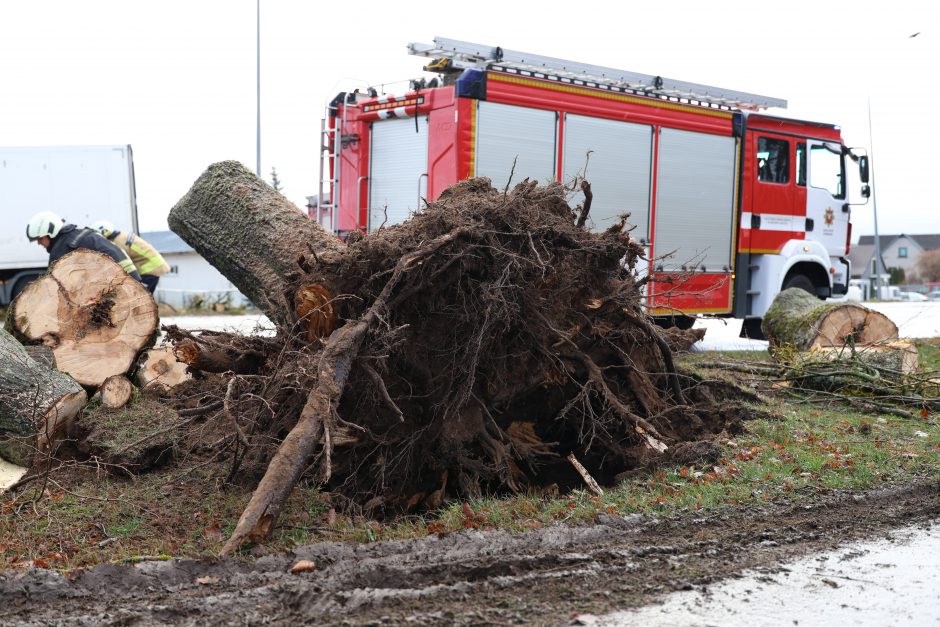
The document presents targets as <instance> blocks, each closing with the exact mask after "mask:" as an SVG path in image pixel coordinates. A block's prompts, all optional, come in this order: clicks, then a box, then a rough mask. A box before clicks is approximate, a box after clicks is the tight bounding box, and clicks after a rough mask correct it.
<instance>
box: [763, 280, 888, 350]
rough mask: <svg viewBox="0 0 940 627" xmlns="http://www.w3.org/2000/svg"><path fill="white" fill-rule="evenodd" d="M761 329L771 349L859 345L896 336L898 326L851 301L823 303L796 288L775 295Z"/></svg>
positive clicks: (807, 348)
mask: <svg viewBox="0 0 940 627" xmlns="http://www.w3.org/2000/svg"><path fill="white" fill-rule="evenodd" d="M761 329H762V330H763V332H764V335H766V336H767V339H768V341H769V342H770V350H771V352H778V351H780V350H783V349H786V348H790V349H793V350H796V351H801V352H802V351H808V350H810V349H812V348H816V347H828V346H836V347H840V346H848V345H856V346H861V345H867V344H874V343H877V342H885V341H887V340H894V339H897V337H898V327H897V325H896V324H894V323H893V322H892V321H891V320H890V319H889V318H888V317H887V316H885V315H884V314H881V313H878V312H877V311H874V310H871V309H868V308H867V307H863V306H862V305H858V304H854V303H826V302H825V301H821V300H819V299H818V298H816V297H815V296H813V295H812V294H810V293H809V292H806V291H805V290H802V289H799V288H790V289H787V290H784V291H782V292H780V294H778V295H777V297H776V298H775V299H774V302H773V304H771V306H770V309H768V310H767V313H766V314H764V321H763V323H762V325H761Z"/></svg>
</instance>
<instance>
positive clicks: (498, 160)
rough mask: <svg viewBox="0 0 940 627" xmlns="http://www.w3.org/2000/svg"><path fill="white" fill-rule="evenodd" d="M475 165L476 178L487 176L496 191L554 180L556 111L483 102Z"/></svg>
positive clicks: (479, 117) (480, 106) (478, 126)
mask: <svg viewBox="0 0 940 627" xmlns="http://www.w3.org/2000/svg"><path fill="white" fill-rule="evenodd" d="M477 106H478V109H477V133H476V147H475V151H474V154H475V155H476V164H475V166H476V167H475V169H474V176H488V177H490V179H491V180H492V181H493V187H495V188H496V189H503V188H504V187H505V186H506V183H507V182H510V181H509V176H510V173H512V181H511V183H512V184H513V185H515V184H516V183H521V182H522V181H523V180H524V179H525V178H527V177H528V178H529V179H531V180H535V181H538V182H539V183H545V182H546V181H553V180H555V144H556V141H555V136H556V133H557V130H556V129H557V127H558V120H557V118H556V114H555V112H554V111H545V110H543V109H530V108H529V107H516V106H513V105H505V104H497V103H493V102H486V101H484V100H480V101H478V103H477Z"/></svg>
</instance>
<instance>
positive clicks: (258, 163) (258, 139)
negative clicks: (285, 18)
mask: <svg viewBox="0 0 940 627" xmlns="http://www.w3.org/2000/svg"><path fill="white" fill-rule="evenodd" d="M255 8H256V16H255V17H256V19H255V25H256V27H257V44H256V52H257V61H256V64H255V65H256V69H257V81H256V84H257V94H256V105H257V112H258V117H257V120H256V126H255V128H256V130H257V134H256V137H255V150H256V153H255V156H256V158H257V160H256V167H255V174H257V175H258V176H261V0H255Z"/></svg>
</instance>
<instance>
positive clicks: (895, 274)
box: [888, 268, 907, 285]
mask: <svg viewBox="0 0 940 627" xmlns="http://www.w3.org/2000/svg"><path fill="white" fill-rule="evenodd" d="M906 280H907V278H906V277H905V275H904V268H888V284H889V285H904V284H905V282H906Z"/></svg>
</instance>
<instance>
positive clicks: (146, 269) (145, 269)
mask: <svg viewBox="0 0 940 627" xmlns="http://www.w3.org/2000/svg"><path fill="white" fill-rule="evenodd" d="M164 263H166V262H165V261H163V257H160V258H159V259H151V260H149V261H148V262H147V263H145V264H143V265H141V266H140V267H139V268H138V269H137V271H138V272H140V273H141V274H149V273H150V271H151V270H156V269H157V268H159V267H160V266H162V265H163V264H164Z"/></svg>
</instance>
